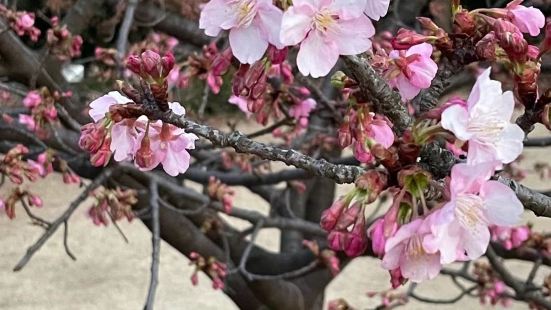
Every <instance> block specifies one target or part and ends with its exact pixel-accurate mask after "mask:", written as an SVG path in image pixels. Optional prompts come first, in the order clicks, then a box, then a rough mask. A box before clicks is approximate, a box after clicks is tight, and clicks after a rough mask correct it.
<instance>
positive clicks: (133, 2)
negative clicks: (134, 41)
mask: <svg viewBox="0 0 551 310" xmlns="http://www.w3.org/2000/svg"><path fill="white" fill-rule="evenodd" d="M137 6H138V0H128V5H127V6H126V11H125V12H124V19H123V21H122V25H121V28H120V30H119V35H118V37H117V66H118V68H119V72H120V73H121V75H122V72H123V64H122V60H123V58H124V56H125V55H126V49H127V46H128V34H129V33H130V27H132V23H133V22H134V13H135V12H136V7H137Z"/></svg>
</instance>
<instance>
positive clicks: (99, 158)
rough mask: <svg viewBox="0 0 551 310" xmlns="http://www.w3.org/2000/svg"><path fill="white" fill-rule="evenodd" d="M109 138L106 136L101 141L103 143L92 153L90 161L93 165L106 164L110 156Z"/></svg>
mask: <svg viewBox="0 0 551 310" xmlns="http://www.w3.org/2000/svg"><path fill="white" fill-rule="evenodd" d="M110 148H111V138H110V137H108V138H106V139H105V140H104V141H103V144H102V145H101V147H100V148H99V150H98V151H97V152H95V153H94V154H92V157H91V158H90V162H91V163H92V165H93V166H95V167H101V166H104V167H105V166H107V164H108V163H109V159H110V158H111V149H110Z"/></svg>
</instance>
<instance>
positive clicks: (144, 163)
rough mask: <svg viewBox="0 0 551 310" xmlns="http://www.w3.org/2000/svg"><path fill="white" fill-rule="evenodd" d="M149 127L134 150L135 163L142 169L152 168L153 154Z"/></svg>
mask: <svg viewBox="0 0 551 310" xmlns="http://www.w3.org/2000/svg"><path fill="white" fill-rule="evenodd" d="M148 131H149V128H148V130H147V131H146V133H145V136H144V137H143V139H142V142H141V144H140V148H139V149H138V151H137V152H136V165H138V167H140V168H143V169H152V168H154V167H153V166H154V164H155V162H154V161H155V154H154V153H153V150H152V149H151V139H150V138H149V135H148V134H149V133H148Z"/></svg>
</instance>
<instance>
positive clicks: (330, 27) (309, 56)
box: [281, 0, 375, 77]
mask: <svg viewBox="0 0 551 310" xmlns="http://www.w3.org/2000/svg"><path fill="white" fill-rule="evenodd" d="M339 11H342V10H339V8H338V7H337V6H336V3H335V1H333V0H321V1H314V0H300V1H294V3H293V6H291V7H289V9H287V11H285V13H284V14H283V19H282V25H281V41H282V43H283V44H285V45H289V46H290V45H296V44H299V43H300V50H299V52H298V55H297V66H298V69H299V70H300V72H301V73H302V74H303V75H305V76H306V75H311V76H312V77H321V76H325V75H327V74H328V73H329V71H331V68H333V66H335V64H336V63H337V60H338V58H339V55H355V54H359V53H363V52H365V51H367V50H368V49H370V48H371V37H372V36H373V35H374V34H375V28H374V27H373V24H372V23H371V20H369V18H368V17H367V16H365V15H360V16H358V17H356V18H349V19H347V18H344V17H345V16H344V15H342V14H343V13H342V12H340V13H339ZM346 17H349V16H346Z"/></svg>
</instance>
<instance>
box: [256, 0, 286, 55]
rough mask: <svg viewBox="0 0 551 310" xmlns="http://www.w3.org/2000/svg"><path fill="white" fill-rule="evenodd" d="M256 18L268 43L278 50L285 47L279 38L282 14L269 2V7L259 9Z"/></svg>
mask: <svg viewBox="0 0 551 310" xmlns="http://www.w3.org/2000/svg"><path fill="white" fill-rule="evenodd" d="M257 18H258V24H259V26H260V28H261V29H262V32H263V34H264V36H265V37H266V38H268V42H270V44H272V45H274V46H275V47H277V48H278V49H282V48H283V47H285V44H283V43H282V42H281V40H280V38H279V34H280V32H281V20H282V18H283V12H282V11H281V10H280V9H278V8H277V7H276V6H275V5H273V4H272V3H271V1H270V4H269V5H264V6H262V7H261V8H260V9H259V12H258V15H257Z"/></svg>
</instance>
